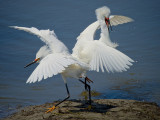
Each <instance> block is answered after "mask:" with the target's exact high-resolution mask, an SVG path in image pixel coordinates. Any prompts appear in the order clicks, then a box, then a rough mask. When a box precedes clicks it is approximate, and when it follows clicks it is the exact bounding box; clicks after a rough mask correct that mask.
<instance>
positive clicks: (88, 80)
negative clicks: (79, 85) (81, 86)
mask: <svg viewBox="0 0 160 120" xmlns="http://www.w3.org/2000/svg"><path fill="white" fill-rule="evenodd" d="M87 82H88V83H93V81H92V80H91V79H89V78H88V77H85V90H87ZM87 91H88V90H87Z"/></svg>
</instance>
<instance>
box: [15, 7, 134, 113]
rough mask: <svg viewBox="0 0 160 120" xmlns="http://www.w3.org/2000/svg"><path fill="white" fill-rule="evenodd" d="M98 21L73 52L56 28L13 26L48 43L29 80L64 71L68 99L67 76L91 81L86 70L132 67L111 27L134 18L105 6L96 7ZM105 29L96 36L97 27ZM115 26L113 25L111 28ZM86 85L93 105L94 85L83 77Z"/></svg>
mask: <svg viewBox="0 0 160 120" xmlns="http://www.w3.org/2000/svg"><path fill="white" fill-rule="evenodd" d="M96 15H97V21H96V22H94V23H92V24H91V25H89V26H88V27H87V28H86V29H85V30H84V31H83V32H82V33H81V34H80V35H79V36H78V37H77V43H76V44H75V46H74V48H73V49H72V51H73V52H72V54H70V53H69V51H68V48H67V47H66V46H65V45H64V44H63V43H62V42H61V41H60V40H58V38H57V36H56V35H55V33H54V31H53V30H52V31H50V30H38V29H37V28H34V27H32V28H27V27H18V26H12V27H13V28H15V29H19V30H24V31H26V32H29V33H31V34H34V35H37V36H38V37H39V38H40V39H41V40H42V41H43V42H44V43H45V45H44V46H42V47H41V48H40V49H39V51H38V52H37V54H36V59H35V60H34V61H33V62H31V63H30V64H28V65H26V66H25V67H28V66H29V65H31V64H33V63H39V65H38V66H37V67H36V69H35V70H34V71H33V73H32V74H31V75H30V77H29V78H28V80H27V83H34V82H36V81H41V80H42V79H47V78H49V77H52V76H53V75H57V74H59V73H60V74H61V75H62V78H63V80H64V82H65V86H66V90H67V94H68V96H67V97H66V98H65V99H64V100H63V101H65V100H66V99H68V98H69V97H70V94H69V90H68V86H67V81H66V78H67V77H72V78H76V79H79V78H85V81H86V80H88V82H89V81H91V80H90V79H89V78H87V76H86V71H88V70H90V71H92V70H93V71H97V72H99V71H100V70H101V71H102V72H104V71H105V70H106V71H107V72H122V71H126V70H127V69H129V67H130V66H131V65H132V62H134V61H133V60H132V59H131V58H129V57H128V56H127V55H125V54H123V53H122V52H120V51H118V50H117V49H116V47H117V46H118V44H117V43H113V42H112V41H111V40H110V37H109V29H110V28H111V26H116V25H118V24H123V23H127V22H131V21H133V20H132V19H131V18H128V17H125V16H118V15H112V16H109V15H110V9H109V8H108V7H105V6H104V7H101V8H98V9H96ZM99 28H100V29H101V34H100V39H99V40H94V35H95V32H96V30H97V29H99ZM111 29H112V28H111ZM80 82H82V83H83V84H85V89H86V86H88V89H89V101H90V102H89V104H90V105H91V94H90V86H89V85H88V84H86V82H83V81H82V80H80ZM63 101H60V102H59V103H57V104H56V105H55V106H53V107H52V108H49V110H48V111H47V112H51V111H52V110H54V109H55V108H56V106H58V105H59V104H61V103H62V102H63Z"/></svg>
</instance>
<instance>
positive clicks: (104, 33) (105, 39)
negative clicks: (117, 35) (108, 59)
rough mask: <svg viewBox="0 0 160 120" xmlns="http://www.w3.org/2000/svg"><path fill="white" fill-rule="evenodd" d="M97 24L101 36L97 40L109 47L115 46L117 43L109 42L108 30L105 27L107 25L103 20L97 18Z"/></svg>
mask: <svg viewBox="0 0 160 120" xmlns="http://www.w3.org/2000/svg"><path fill="white" fill-rule="evenodd" d="M98 21H99V24H100V26H101V35H100V36H101V37H100V39H99V41H102V42H104V43H105V44H106V45H108V46H110V47H114V48H115V47H117V46H118V44H116V43H113V42H111V40H110V37H109V31H108V28H107V25H106V23H105V20H101V19H99V20H98Z"/></svg>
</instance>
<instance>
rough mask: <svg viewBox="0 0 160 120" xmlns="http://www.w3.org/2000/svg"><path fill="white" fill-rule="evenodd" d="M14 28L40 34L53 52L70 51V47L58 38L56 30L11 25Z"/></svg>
mask: <svg viewBox="0 0 160 120" xmlns="http://www.w3.org/2000/svg"><path fill="white" fill-rule="evenodd" d="M11 27H12V28H15V29H18V30H23V31H26V32H29V33H31V34H34V35H36V36H38V37H39V38H40V39H41V40H42V41H43V42H44V43H45V44H46V45H48V46H49V47H50V49H51V50H52V51H53V52H58V53H60V52H68V48H67V47H66V46H65V45H64V44H63V43H62V42H61V41H60V40H58V38H57V36H56V34H55V33H54V30H51V31H50V30H49V29H48V30H38V29H37V28H35V27H31V28H27V27H18V26H11Z"/></svg>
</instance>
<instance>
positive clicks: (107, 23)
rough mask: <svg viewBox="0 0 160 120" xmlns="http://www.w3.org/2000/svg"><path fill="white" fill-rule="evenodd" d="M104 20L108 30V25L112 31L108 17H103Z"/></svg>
mask: <svg viewBox="0 0 160 120" xmlns="http://www.w3.org/2000/svg"><path fill="white" fill-rule="evenodd" d="M105 22H106V25H107V28H108V31H109V27H110V28H111V31H112V26H111V24H110V20H109V18H107V17H105Z"/></svg>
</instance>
